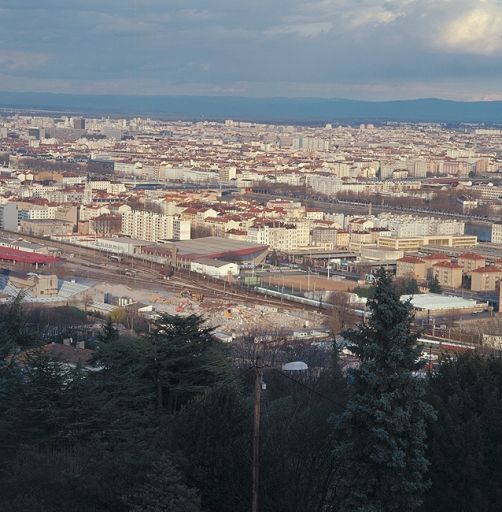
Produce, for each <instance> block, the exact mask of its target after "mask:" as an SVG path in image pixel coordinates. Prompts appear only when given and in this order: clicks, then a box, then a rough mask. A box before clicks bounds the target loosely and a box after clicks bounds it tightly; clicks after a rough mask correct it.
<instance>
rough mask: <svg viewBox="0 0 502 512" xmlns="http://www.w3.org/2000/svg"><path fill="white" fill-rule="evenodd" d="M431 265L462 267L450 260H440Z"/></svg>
mask: <svg viewBox="0 0 502 512" xmlns="http://www.w3.org/2000/svg"><path fill="white" fill-rule="evenodd" d="M433 266H434V267H438V268H462V267H461V266H460V265H457V264H456V263H452V262H451V261H440V262H439V263H435V264H434V265H433Z"/></svg>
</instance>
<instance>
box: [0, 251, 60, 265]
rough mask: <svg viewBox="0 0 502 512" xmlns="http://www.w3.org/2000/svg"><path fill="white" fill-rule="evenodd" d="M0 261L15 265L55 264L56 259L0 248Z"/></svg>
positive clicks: (35, 253) (34, 253) (44, 255)
mask: <svg viewBox="0 0 502 512" xmlns="http://www.w3.org/2000/svg"><path fill="white" fill-rule="evenodd" d="M0 260H5V261H15V262H16V263H32V264H35V263H42V264H48V263H55V262H56V261H58V259H57V258H54V257H52V256H47V255H46V254H40V253H38V252H28V251H20V250H19V249H12V248H10V247H0Z"/></svg>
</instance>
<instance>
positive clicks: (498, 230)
mask: <svg viewBox="0 0 502 512" xmlns="http://www.w3.org/2000/svg"><path fill="white" fill-rule="evenodd" d="M491 240H492V244H501V245H502V222H495V223H494V224H492V239H491Z"/></svg>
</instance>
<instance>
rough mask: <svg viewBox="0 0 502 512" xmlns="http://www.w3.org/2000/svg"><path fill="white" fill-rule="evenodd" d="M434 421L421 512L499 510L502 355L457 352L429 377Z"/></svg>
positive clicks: (501, 505)
mask: <svg viewBox="0 0 502 512" xmlns="http://www.w3.org/2000/svg"><path fill="white" fill-rule="evenodd" d="M428 400H429V402H430V403H431V404H432V405H433V406H434V407H435V409H436V410H437V414H438V421H436V422H433V423H431V424H430V426H429V437H430V442H429V454H428V457H429V459H430V461H431V469H430V478H431V481H432V486H431V489H430V491H429V492H428V493H427V494H426V497H425V500H424V501H425V503H424V507H423V509H424V511H427V512H449V511H450V510H462V511H464V510H465V511H468V510H483V512H495V511H499V510H502V438H501V436H500V432H501V431H502V359H501V358H500V357H486V356H482V355H478V354H468V353H466V354H462V355H460V356H458V357H456V358H454V359H453V358H452V359H447V360H446V361H444V362H442V363H441V365H440V366H439V368H438V370H437V371H436V372H435V373H433V374H432V375H431V377H430V379H429V389H428Z"/></svg>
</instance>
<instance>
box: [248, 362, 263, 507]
mask: <svg viewBox="0 0 502 512" xmlns="http://www.w3.org/2000/svg"><path fill="white" fill-rule="evenodd" d="M255 374H256V376H255V382H254V422H253V491H252V495H253V498H252V499H253V501H252V505H251V512H258V492H259V487H260V416H261V386H262V377H263V360H262V357H261V356H256V362H255Z"/></svg>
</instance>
